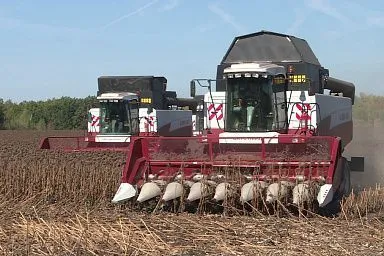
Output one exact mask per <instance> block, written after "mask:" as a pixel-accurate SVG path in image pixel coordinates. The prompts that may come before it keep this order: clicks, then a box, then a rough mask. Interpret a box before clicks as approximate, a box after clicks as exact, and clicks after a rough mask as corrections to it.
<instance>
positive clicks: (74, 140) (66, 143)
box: [39, 136, 129, 152]
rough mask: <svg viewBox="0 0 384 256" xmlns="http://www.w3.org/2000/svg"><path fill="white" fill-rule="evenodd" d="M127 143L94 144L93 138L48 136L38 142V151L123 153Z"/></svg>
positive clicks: (126, 148)
mask: <svg viewBox="0 0 384 256" xmlns="http://www.w3.org/2000/svg"><path fill="white" fill-rule="evenodd" d="M128 146H129V142H95V137H94V136H49V137H45V138H43V139H42V140H41V141H40V144H39V148H40V149H51V150H63V151H102V150H104V151H123V152H126V151H127V150H128Z"/></svg>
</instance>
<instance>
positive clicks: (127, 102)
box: [40, 76, 202, 151]
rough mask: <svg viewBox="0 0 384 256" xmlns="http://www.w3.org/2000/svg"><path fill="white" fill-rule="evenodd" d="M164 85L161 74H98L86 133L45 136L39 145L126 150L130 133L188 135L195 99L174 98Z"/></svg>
mask: <svg viewBox="0 0 384 256" xmlns="http://www.w3.org/2000/svg"><path fill="white" fill-rule="evenodd" d="M166 87H167V79H166V78H165V77H153V76H103V77H99V78H98V88H99V90H98V93H97V100H98V103H99V106H98V107H97V108H91V109H89V112H88V131H87V134H86V136H50V137H46V138H43V139H42V140H41V143H40V148H41V149H61V150H67V151H95V150H119V151H127V150H128V145H129V143H130V141H131V137H132V136H133V137H137V136H192V131H195V133H196V126H195V125H194V123H193V121H194V120H196V115H199V113H200V115H201V113H202V111H197V108H198V105H199V101H198V99H197V98H195V99H182V98H177V95H176V92H173V91H167V90H166V89H167V88H166ZM185 107H187V108H188V110H184V109H183V108H185Z"/></svg>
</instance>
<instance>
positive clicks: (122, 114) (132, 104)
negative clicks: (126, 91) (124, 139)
mask: <svg viewBox="0 0 384 256" xmlns="http://www.w3.org/2000/svg"><path fill="white" fill-rule="evenodd" d="M100 110H101V111H100V112H101V122H100V133H101V134H129V135H134V134H137V133H138V120H139V110H138V106H137V102H136V101H117V100H110V101H102V102H100Z"/></svg>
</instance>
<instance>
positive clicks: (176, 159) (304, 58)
mask: <svg viewBox="0 0 384 256" xmlns="http://www.w3.org/2000/svg"><path fill="white" fill-rule="evenodd" d="M195 81H198V82H199V80H193V81H192V82H191V94H192V95H191V96H192V97H193V96H194V95H193V93H194V92H195ZM207 81H208V82H209V83H210V82H211V80H207ZM215 81H216V91H215V92H212V91H211V87H210V86H209V87H208V88H209V90H210V91H209V92H208V93H207V94H206V95H205V100H204V116H205V120H204V124H205V128H204V130H203V131H202V134H201V135H200V136H195V137H191V136H190V137H140V136H139V137H136V138H135V139H134V140H133V141H132V143H131V144H130V145H129V148H130V150H129V151H128V154H127V161H126V165H125V167H124V169H123V171H122V179H121V185H120V187H119V189H118V191H117V192H116V194H115V196H114V198H113V200H112V202H114V203H118V202H123V201H126V200H134V201H136V202H138V203H141V204H143V203H145V202H147V201H154V202H157V201H158V200H159V199H160V200H161V202H176V201H179V202H184V203H185V204H187V205H188V204H193V203H196V202H199V203H201V202H203V201H205V202H214V203H220V204H221V203H223V202H227V201H228V200H229V199H230V198H232V199H233V198H234V202H235V205H236V202H237V203H238V202H240V203H242V204H243V205H244V203H255V200H256V199H257V200H256V201H258V202H260V201H261V202H263V205H266V204H273V203H276V202H277V201H278V202H285V203H287V204H291V205H292V204H293V205H299V204H301V203H305V202H307V203H312V202H315V203H316V202H317V204H318V206H319V207H320V208H327V207H330V206H331V205H334V203H335V202H336V203H337V202H338V201H339V200H340V199H341V198H342V197H343V196H345V195H348V193H349V192H350V189H351V188H350V176H349V173H350V171H363V169H364V159H363V158H361V157H352V158H351V160H347V159H346V158H345V157H343V150H344V147H345V146H346V145H347V144H348V143H349V142H350V141H351V140H352V104H353V100H354V85H353V84H351V83H347V82H344V81H341V80H337V79H334V78H331V77H329V75H328V70H326V69H324V68H323V67H322V66H321V65H320V63H319V61H318V60H317V58H316V56H315V55H314V54H313V52H312V50H311V48H310V47H309V45H308V44H307V42H306V41H305V40H303V39H299V38H296V37H293V36H290V35H283V34H278V33H273V32H266V31H261V32H258V33H255V34H250V35H244V36H240V37H237V38H235V40H234V41H233V43H232V45H231V46H230V48H229V50H228V52H227V53H226V54H225V56H224V58H223V60H222V62H221V64H220V65H218V70H217V78H216V80H215ZM326 90H328V91H329V93H328V94H326V93H325V91H326ZM259 199H262V200H260V201H259ZM175 200H176V201H175ZM258 204H259V203H258ZM257 206H258V205H254V207H257Z"/></svg>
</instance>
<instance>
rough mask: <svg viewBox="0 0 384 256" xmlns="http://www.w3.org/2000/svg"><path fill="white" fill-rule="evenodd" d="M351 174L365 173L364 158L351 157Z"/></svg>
mask: <svg viewBox="0 0 384 256" xmlns="http://www.w3.org/2000/svg"><path fill="white" fill-rule="evenodd" d="M347 161H348V165H349V168H350V171H351V172H364V157H354V156H353V157H351V160H347Z"/></svg>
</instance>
